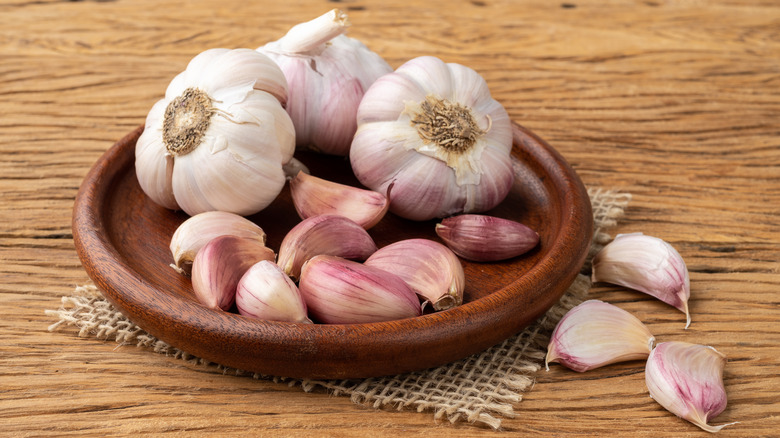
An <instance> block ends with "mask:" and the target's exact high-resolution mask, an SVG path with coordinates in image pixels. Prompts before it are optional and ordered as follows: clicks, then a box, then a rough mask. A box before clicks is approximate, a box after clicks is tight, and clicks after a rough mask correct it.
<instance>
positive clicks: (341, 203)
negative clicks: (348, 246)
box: [290, 172, 390, 229]
mask: <svg viewBox="0 0 780 438" xmlns="http://www.w3.org/2000/svg"><path fill="white" fill-rule="evenodd" d="M290 194H291V195H292V200H293V205H295V210H296V211H297V212H298V215H299V216H300V217H301V219H307V218H310V217H312V216H319V215H323V214H337V215H340V216H344V217H346V218H349V219H351V220H353V221H354V222H355V223H357V224H358V225H360V226H361V227H363V228H365V229H369V228H371V227H373V226H374V225H376V224H377V223H378V222H379V221H380V220H381V219H382V218H383V217H384V216H385V213H387V209H388V208H389V207H390V201H389V200H388V198H387V196H386V195H383V194H381V193H377V192H374V191H372V190H365V189H361V188H358V187H352V186H348V185H344V184H339V183H335V182H333V181H327V180H324V179H322V178H318V177H316V176H312V175H307V174H306V173H303V172H300V173H299V174H298V175H297V176H296V177H295V178H293V179H292V180H290Z"/></svg>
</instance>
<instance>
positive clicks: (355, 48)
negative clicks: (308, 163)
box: [257, 9, 393, 155]
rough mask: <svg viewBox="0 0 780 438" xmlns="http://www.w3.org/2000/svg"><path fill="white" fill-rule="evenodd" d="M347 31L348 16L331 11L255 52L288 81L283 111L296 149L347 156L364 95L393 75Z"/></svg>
mask: <svg viewBox="0 0 780 438" xmlns="http://www.w3.org/2000/svg"><path fill="white" fill-rule="evenodd" d="M348 26H349V20H348V19H347V15H346V14H345V13H344V12H342V11H340V10H338V9H333V10H332V11H330V12H328V13H326V14H324V15H322V16H320V17H318V18H315V19H314V20H311V21H309V22H306V23H301V24H298V25H296V26H294V27H293V28H292V29H290V30H289V31H288V32H287V34H286V35H284V36H283V37H282V38H281V39H279V40H278V41H274V42H271V43H268V44H266V45H264V46H263V47H260V48H258V49H257V50H258V51H259V52H261V53H263V54H265V55H268V57H270V58H271V59H273V60H274V61H275V62H276V63H277V64H279V67H280V68H281V69H282V71H283V72H284V75H285V77H286V78H287V82H288V83H289V86H290V87H289V99H288V100H287V112H288V113H289V114H290V117H292V121H293V124H294V125H295V138H296V143H297V144H298V146H305V147H310V148H312V149H314V150H317V151H320V152H323V153H327V154H334V155H347V154H348V153H349V147H350V144H351V142H352V136H353V135H354V134H355V130H356V129H357V124H356V122H355V114H356V113H357V108H358V104H360V100H361V99H362V98H363V93H364V92H365V90H367V89H368V87H369V86H371V84H372V83H373V82H374V81H375V80H376V79H377V78H378V77H380V76H382V75H384V74H387V73H390V72H391V71H392V70H393V69H392V68H391V67H390V66H389V65H388V64H387V63H386V62H385V61H384V60H383V59H382V58H381V57H380V56H379V55H377V54H376V53H374V52H372V51H371V50H369V49H368V48H367V47H366V46H365V45H364V44H363V43H361V42H360V41H358V40H356V39H353V38H349V37H347V36H345V35H343V33H344V32H345V31H346V30H347V27H348Z"/></svg>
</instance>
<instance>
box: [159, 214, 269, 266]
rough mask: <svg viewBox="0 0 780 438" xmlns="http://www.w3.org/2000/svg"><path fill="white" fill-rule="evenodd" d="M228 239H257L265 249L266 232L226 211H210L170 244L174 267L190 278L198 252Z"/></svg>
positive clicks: (180, 231) (188, 223)
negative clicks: (221, 238) (204, 247)
mask: <svg viewBox="0 0 780 438" xmlns="http://www.w3.org/2000/svg"><path fill="white" fill-rule="evenodd" d="M226 235H229V236H237V237H246V238H250V239H256V240H257V241H258V242H259V243H260V244H262V245H265V239H266V236H265V232H264V231H263V229H262V228H260V227H259V226H257V225H256V224H255V223H254V222H252V221H250V220H249V219H247V218H245V217H243V216H239V215H237V214H233V213H228V212H225V211H207V212H203V213H199V214H196V215H195V216H192V217H190V218H189V219H187V220H185V221H184V222H182V223H181V225H179V227H178V228H176V232H174V233H173V237H172V238H171V244H170V249H171V254H172V255H173V261H174V264H175V265H174V266H176V267H177V268H179V269H181V270H182V271H183V272H184V273H185V274H189V273H190V272H191V271H192V261H193V260H195V256H196V255H197V254H198V251H200V249H201V248H202V247H203V246H204V245H206V244H207V243H209V241H211V239H214V238H216V237H219V236H226Z"/></svg>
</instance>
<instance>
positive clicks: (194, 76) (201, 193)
mask: <svg viewBox="0 0 780 438" xmlns="http://www.w3.org/2000/svg"><path fill="white" fill-rule="evenodd" d="M286 97H287V83H286V80H285V78H284V75H283V74H282V72H281V70H279V67H278V66H276V64H274V63H273V61H271V60H270V59H268V57H266V56H264V55H262V54H261V53H258V52H257V51H255V50H251V49H236V50H228V49H210V50H206V51H205V52H203V53H201V54H199V55H197V56H196V57H195V58H193V59H192V61H190V63H189V65H188V66H187V69H186V70H185V71H184V72H182V73H180V74H179V75H177V76H176V77H175V78H174V79H173V80H172V81H171V83H170V84H169V85H168V89H167V90H166V92H165V97H164V98H163V99H161V100H159V101H158V102H157V103H156V104H155V105H154V106H153V107H152V109H151V111H150V112H149V114H148V116H147V118H146V127H145V129H144V132H143V134H141V137H140V138H139V139H138V142H137V144H136V149H135V158H136V162H135V169H136V174H137V176H138V182H139V184H140V185H141V189H143V191H144V193H146V194H147V195H148V196H149V197H150V198H151V199H152V200H153V201H154V202H156V203H157V204H160V205H162V206H164V207H167V208H170V209H174V210H178V209H181V210H184V211H185V212H187V213H188V214H189V215H195V214H198V213H202V212H204V211H213V210H220V211H227V212H231V213H236V214H239V215H242V216H245V215H249V214H254V213H256V212H258V211H260V210H262V209H263V208H265V207H266V206H267V205H268V204H270V203H271V202H272V201H273V200H274V199H275V198H276V197H277V195H278V194H279V192H280V191H281V190H282V187H284V183H285V175H284V172H283V170H282V166H283V165H284V164H286V163H287V162H288V161H290V159H291V158H292V155H293V152H294V151H295V137H294V136H295V130H294V128H293V125H292V121H291V120H290V117H289V116H288V115H287V113H286V112H285V110H284V108H283V107H282V103H284V102H285V101H286Z"/></svg>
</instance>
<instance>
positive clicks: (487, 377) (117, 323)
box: [46, 189, 631, 429]
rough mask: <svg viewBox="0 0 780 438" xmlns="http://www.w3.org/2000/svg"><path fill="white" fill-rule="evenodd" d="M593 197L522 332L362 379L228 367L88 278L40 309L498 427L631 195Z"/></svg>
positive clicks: (309, 385) (126, 340) (81, 326)
mask: <svg viewBox="0 0 780 438" xmlns="http://www.w3.org/2000/svg"><path fill="white" fill-rule="evenodd" d="M588 194H589V195H590V200H591V203H592V205H593V216H594V223H595V233H594V235H593V244H592V245H591V250H590V253H589V255H588V257H587V260H586V262H585V265H584V266H583V268H582V270H581V272H582V273H581V274H579V275H578V276H577V278H576V279H575V281H574V283H573V284H572V285H571V287H569V289H568V290H567V291H566V293H565V294H564V296H563V297H562V298H561V300H560V302H558V304H556V305H555V306H553V307H552V308H551V309H550V310H549V311H548V312H547V313H546V314H545V315H544V316H543V317H542V318H540V319H539V320H538V321H536V322H535V323H534V324H532V325H531V326H529V327H527V328H526V329H525V330H523V331H522V332H521V333H519V334H517V335H515V336H513V337H511V338H509V339H507V340H505V341H504V342H502V343H501V344H499V345H496V346H494V347H491V348H489V349H487V350H485V351H483V352H481V353H477V354H475V355H473V356H470V357H467V358H465V359H462V360H459V361H457V362H453V363H450V364H446V365H442V366H440V367H438V368H432V369H428V370H424V371H419V372H414V373H409V374H401V375H397V376H391V377H381V378H369V379H364V380H298V379H285V378H279V377H272V376H263V375H258V374H252V373H248V372H243V371H240V370H234V369H228V368H226V367H223V366H220V365H219V364H214V363H210V362H207V361H205V360H202V359H200V358H197V357H194V356H192V355H190V354H187V353H186V352H183V351H181V350H179V349H177V348H175V347H172V346H170V345H168V344H167V343H165V342H163V341H160V340H159V339H157V338H155V337H153V336H151V335H150V334H148V333H146V332H145V331H144V330H143V329H141V328H140V327H138V326H137V325H135V324H134V323H133V322H132V321H130V320H129V319H127V318H126V317H125V316H124V315H123V314H122V313H120V312H119V311H118V310H116V308H114V307H113V306H112V305H111V304H110V303H109V302H108V301H106V300H105V298H103V296H102V295H101V294H100V291H99V290H98V289H97V288H96V287H95V286H94V285H92V284H86V285H83V286H79V287H77V288H76V289H75V291H74V292H73V293H72V294H70V295H68V296H64V297H62V306H61V307H60V309H58V310H47V311H46V314H47V315H50V316H52V317H54V318H56V319H57V322H55V323H54V324H52V325H51V326H49V331H54V330H57V329H59V328H62V327H63V326H73V327H76V328H78V335H79V336H82V337H94V338H97V339H102V340H114V341H116V342H118V343H120V344H122V345H136V346H138V347H143V348H148V349H150V350H151V351H154V352H156V353H162V354H165V355H169V356H173V357H175V358H178V359H182V360H188V361H192V362H197V363H200V364H202V365H203V366H206V367H213V368H214V369H215V370H218V371H220V372H223V373H228V372H230V373H234V374H236V375H239V376H251V377H254V378H257V379H267V380H273V381H275V382H285V383H287V384H289V385H295V386H299V387H300V388H301V389H303V390H304V391H307V392H308V391H312V390H314V389H317V388H320V389H325V390H327V391H329V392H330V393H331V394H333V395H337V396H349V397H350V399H351V400H352V401H353V402H355V403H358V404H362V405H370V406H373V407H375V408H384V407H394V408H396V409H399V410H401V409H414V410H416V411H417V412H424V411H425V412H432V413H433V415H434V418H435V419H437V420H441V419H447V420H449V421H450V422H452V423H455V422H458V421H467V422H469V423H479V424H484V425H487V426H490V427H492V428H494V429H498V428H499V427H500V426H501V418H500V417H502V416H503V417H507V418H511V417H514V416H515V411H514V406H515V405H516V404H517V403H519V402H520V400H521V399H522V393H524V392H528V391H530V389H531V387H532V386H533V383H534V374H535V373H536V372H537V371H539V370H540V369H541V367H542V364H543V362H544V356H545V354H546V352H547V343H548V342H549V335H550V333H551V332H552V330H553V328H555V325H556V324H557V323H558V321H559V320H560V318H561V317H562V316H563V315H564V314H565V313H566V312H567V311H568V310H569V309H571V308H572V307H574V306H576V305H577V304H579V303H581V302H582V301H583V300H584V299H585V296H586V295H587V293H588V289H590V286H591V283H590V277H589V271H590V259H591V258H592V257H593V255H595V253H596V252H597V251H598V250H599V249H601V247H602V246H603V245H605V244H606V243H607V242H608V241H609V240H610V236H609V235H608V234H606V233H605V232H604V231H603V229H604V228H607V227H610V226H613V225H615V224H616V220H617V219H618V218H619V217H621V216H622V215H623V211H624V208H625V207H626V206H627V205H628V202H629V200H630V199H631V196H630V195H629V194H626V193H620V192H616V191H610V190H603V189H590V190H588Z"/></svg>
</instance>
